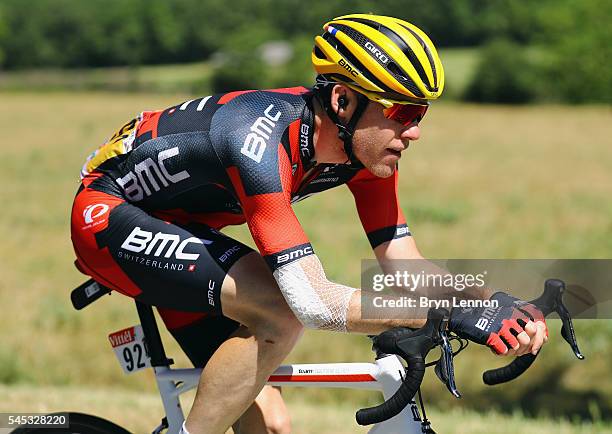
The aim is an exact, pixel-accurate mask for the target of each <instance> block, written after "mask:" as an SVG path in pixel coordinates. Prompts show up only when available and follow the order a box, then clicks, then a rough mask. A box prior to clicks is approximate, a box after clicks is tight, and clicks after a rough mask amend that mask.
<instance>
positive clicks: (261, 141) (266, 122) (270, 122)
mask: <svg viewBox="0 0 612 434" xmlns="http://www.w3.org/2000/svg"><path fill="white" fill-rule="evenodd" d="M273 108H274V104H270V105H269V106H268V108H267V109H266V110H265V111H264V115H263V116H260V117H258V118H257V120H256V121H255V122H253V125H251V128H250V130H251V132H250V133H249V134H247V136H246V139H244V144H243V145H242V149H240V153H241V154H242V155H246V156H247V157H249V158H250V159H251V160H253V161H255V162H256V163H260V162H261V158H262V157H263V154H264V152H265V150H266V146H267V145H268V143H267V141H268V140H270V134H272V130H274V127H275V126H276V122H278V120H279V119H280V117H281V114H282V113H281V112H279V111H277V112H276V114H275V115H272V113H271V111H272V109H273Z"/></svg>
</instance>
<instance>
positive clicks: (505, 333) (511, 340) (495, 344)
mask: <svg viewBox="0 0 612 434" xmlns="http://www.w3.org/2000/svg"><path fill="white" fill-rule="evenodd" d="M512 330H514V331H515V332H516V334H519V333H522V332H524V330H523V327H521V326H520V325H519V323H518V322H517V321H516V320H515V319H504V320H502V327H501V328H500V329H499V331H498V332H497V333H491V334H490V335H489V338H488V339H487V346H488V347H490V348H491V349H492V350H493V352H494V353H496V354H504V353H505V352H506V350H508V345H510V348H516V347H518V345H519V341H518V339H516V336H515V335H514V334H513V333H512ZM504 341H505V342H504ZM506 342H507V343H508V344H507V345H506Z"/></svg>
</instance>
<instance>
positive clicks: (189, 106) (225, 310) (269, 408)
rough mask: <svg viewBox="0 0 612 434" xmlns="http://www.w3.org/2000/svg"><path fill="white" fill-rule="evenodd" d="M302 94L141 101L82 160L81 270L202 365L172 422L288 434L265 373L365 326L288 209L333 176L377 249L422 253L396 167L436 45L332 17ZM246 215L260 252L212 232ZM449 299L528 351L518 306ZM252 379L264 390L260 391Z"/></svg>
mask: <svg viewBox="0 0 612 434" xmlns="http://www.w3.org/2000/svg"><path fill="white" fill-rule="evenodd" d="M312 62H313V65H314V68H315V70H316V71H317V73H318V74H319V75H318V79H317V84H316V85H315V86H314V88H312V89H307V88H302V87H298V88H289V89H275V90H266V91H240V92H230V93H225V94H219V95H213V96H207V97H205V98H197V99H193V100H190V101H186V102H183V103H181V104H178V105H176V106H173V107H170V108H167V109H165V110H159V111H147V112H143V113H141V114H140V115H139V116H137V117H136V118H135V119H133V120H132V121H130V122H128V123H127V124H125V125H124V126H123V127H122V128H121V129H120V130H119V131H118V132H117V133H116V134H115V135H113V137H112V138H111V139H110V140H109V141H108V142H107V143H105V144H104V145H102V146H101V147H100V148H98V150H96V151H95V152H94V153H93V154H92V155H91V156H90V157H89V158H88V159H87V162H86V163H85V165H84V166H83V170H82V184H81V186H80V188H79V191H78V193H77V195H76V198H75V201H74V206H73V211H72V227H71V229H72V239H73V244H74V248H75V252H76V254H77V263H78V266H79V268H80V269H81V270H83V271H84V272H85V273H87V274H89V275H91V276H92V277H93V278H94V279H96V280H97V281H99V282H100V283H102V284H104V285H106V286H108V287H110V288H112V289H114V290H116V291H118V292H121V293H123V294H125V295H128V296H130V297H134V298H137V299H139V300H141V301H143V302H146V303H149V304H152V305H155V306H158V309H159V312H160V314H161V316H162V318H163V320H164V322H165V323H166V325H167V327H168V328H169V330H170V331H171V333H172V334H173V336H174V337H175V338H176V339H177V340H178V342H179V343H180V345H181V346H182V348H183V349H184V350H185V351H186V353H187V355H188V356H189V357H190V359H191V361H192V362H193V363H194V364H195V365H196V366H198V365H199V366H204V370H203V373H202V377H201V380H200V384H199V387H198V391H197V395H196V398H195V401H194V404H193V407H192V410H191V412H190V414H189V416H188V418H187V420H186V423H185V424H184V425H183V431H184V432H192V433H196V432H197V433H223V432H225V431H226V430H227V429H228V428H229V427H230V426H231V425H232V424H234V423H235V422H236V421H237V420H238V419H239V418H240V421H239V424H240V426H238V425H235V429H236V431H239V432H241V433H245V432H283V433H284V432H288V431H289V429H290V427H289V422H288V417H287V412H286V409H285V407H284V404H283V402H282V398H281V396H280V393H279V391H278V390H276V389H274V388H271V387H265V388H264V384H265V382H266V380H267V378H268V376H269V375H270V374H271V373H272V372H273V371H274V369H275V368H276V367H277V366H278V365H279V364H280V363H281V362H282V360H283V359H284V358H285V356H287V354H288V353H289V352H290V351H291V349H292V348H293V346H294V345H295V343H296V342H297V340H298V339H299V337H300V335H301V333H302V330H303V328H304V327H307V328H313V329H324V330H331V331H341V332H367V333H377V332H380V331H383V330H385V329H388V328H389V327H392V326H396V325H398V324H402V325H407V326H411V327H419V326H421V325H422V324H423V321H422V320H418V319H414V320H400V321H398V320H384V319H381V320H364V319H362V318H361V315H360V306H361V298H360V291H359V290H358V289H355V288H351V287H348V286H345V285H342V284H339V283H334V282H331V281H329V280H328V279H327V278H326V276H325V273H324V271H323V267H322V265H321V263H320V262H319V259H318V258H317V256H316V254H315V252H314V250H313V248H312V246H311V245H310V243H309V241H308V237H307V236H306V234H305V233H304V231H303V230H302V228H301V226H300V223H299V222H298V220H297V218H296V216H295V214H294V213H293V211H292V208H291V204H292V203H293V202H295V201H297V200H301V199H304V198H305V197H307V196H310V195H311V194H314V193H318V192H320V191H324V190H328V189H330V188H332V187H336V186H338V185H341V184H346V185H347V186H348V188H349V189H350V191H351V192H352V194H353V196H354V198H355V203H356V207H357V211H358V214H359V218H360V220H361V222H362V225H363V227H364V230H365V232H366V234H367V237H368V240H369V241H370V243H371V245H372V248H373V250H374V253H375V255H376V257H377V258H378V259H379V260H380V261H384V260H388V259H411V258H422V256H421V254H420V252H419V250H418V249H417V247H416V244H415V241H414V238H413V237H412V235H411V233H410V231H409V230H408V227H407V225H406V220H405V218H404V216H403V214H402V212H401V210H400V207H399V203H398V198H397V180H398V171H397V164H398V160H399V159H400V157H401V155H402V152H403V151H404V150H406V149H407V148H408V146H409V143H410V141H415V140H418V139H419V136H420V127H419V122H420V121H421V119H422V118H423V116H424V115H425V112H426V111H427V108H428V102H429V101H431V100H434V99H436V98H438V97H439V96H440V94H441V92H442V89H443V87H444V71H443V68H442V64H441V62H440V59H439V57H438V54H437V52H436V49H435V47H434V45H433V44H432V42H431V41H430V39H429V38H428V37H427V35H426V34H425V33H424V32H422V31H421V30H420V29H418V28H417V27H416V26H414V25H412V24H410V23H408V22H406V21H402V20H399V19H396V18H391V17H385V16H377V15H361V14H355V15H347V16H343V17H339V18H336V19H334V20H332V21H330V22H328V23H326V24H325V25H324V33H323V35H322V36H317V37H316V39H315V47H314V50H313V53H312ZM245 222H246V223H247V224H248V227H249V230H250V232H251V234H252V236H253V239H254V241H255V244H256V245H257V248H258V250H259V252H254V251H253V250H252V249H250V248H249V247H247V246H245V245H244V244H242V243H240V242H238V241H236V240H234V239H232V238H230V237H228V236H226V235H224V234H222V233H221V232H219V230H220V229H222V228H223V227H225V226H227V225H235V224H242V223H245ZM477 296H478V297H480V298H489V297H492V298H494V299H496V300H498V302H499V307H498V308H495V309H491V310H490V311H489V312H488V313H487V318H488V321H489V325H488V327H487V328H486V330H481V329H480V328H478V327H476V323H477V321H478V319H479V318H480V315H481V314H482V313H483V312H482V309H478V308H476V309H471V310H467V309H466V310H461V309H460V310H458V311H457V312H455V311H454V312H453V314H452V317H451V323H450V325H451V328H452V329H453V330H454V331H455V332H457V333H458V334H460V335H463V336H465V337H467V338H469V339H471V340H473V341H475V342H478V343H481V344H483V345H488V346H489V347H491V348H492V349H493V350H494V351H495V352H496V353H498V354H506V355H520V354H525V353H527V352H534V353H535V352H537V351H538V350H539V348H540V347H541V346H542V344H543V343H544V341H545V340H546V326H545V323H544V320H543V317H542V314H541V312H539V311H538V310H537V309H536V308H535V307H534V306H532V305H529V304H526V303H524V302H521V301H520V300H517V299H515V298H513V297H511V296H509V295H507V294H504V293H496V294H492V293H491V292H490V291H488V290H483V291H481V292H480V293H479V294H477ZM262 388H263V390H262Z"/></svg>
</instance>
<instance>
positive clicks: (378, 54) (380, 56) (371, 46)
mask: <svg viewBox="0 0 612 434" xmlns="http://www.w3.org/2000/svg"><path fill="white" fill-rule="evenodd" d="M365 47H366V48H367V49H368V51H370V52H371V53H372V54H374V55H375V56H376V58H377V59H378V60H380V61H381V62H382V63H387V62H388V61H389V58H388V57H387V56H385V55H384V54H383V52H382V51H380V50H379V49H378V48H376V47H375V46H374V44H372V43H371V42H370V41H368V42H366V43H365Z"/></svg>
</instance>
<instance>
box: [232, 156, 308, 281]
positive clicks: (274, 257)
mask: <svg viewBox="0 0 612 434" xmlns="http://www.w3.org/2000/svg"><path fill="white" fill-rule="evenodd" d="M278 146H279V152H278V158H279V161H278V163H279V164H278V166H279V172H278V175H277V176H278V177H279V178H280V183H281V186H282V188H281V190H280V191H266V190H269V189H266V186H270V185H266V184H267V182H269V181H271V179H270V178H268V179H266V180H262V182H261V183H260V185H259V186H258V187H259V188H258V190H260V192H259V191H251V192H248V191H247V190H248V189H247V188H246V186H245V184H244V181H245V179H244V178H243V177H242V176H241V172H240V169H239V168H237V167H233V168H230V169H229V170H228V174H229V176H230V179H231V180H232V184H233V186H234V188H235V190H236V193H237V194H238V198H239V200H240V202H241V204H242V208H243V212H244V214H245V217H246V221H247V224H248V226H249V230H250V232H251V235H252V236H253V240H254V241H255V244H256V245H257V248H258V249H259V252H260V253H261V255H262V256H263V257H264V259H265V260H266V262H267V264H268V266H269V267H270V268H271V269H272V270H273V271H274V270H276V269H277V268H278V267H280V266H282V265H285V264H288V263H290V262H293V261H295V260H297V259H300V258H302V257H304V256H308V255H312V254H314V251H313V249H312V246H311V245H310V242H309V240H308V237H307V236H306V233H305V232H304V230H303V229H302V226H301V224H300V222H299V221H298V219H297V217H296V215H295V213H294V212H293V209H292V207H291V193H290V182H291V164H290V162H289V159H288V158H287V157H286V155H284V153H283V152H282V150H281V148H282V145H280V144H279V145H278ZM269 175H270V176H271V177H272V178H273V177H275V175H274V174H269ZM249 178H252V176H250V177H249Z"/></svg>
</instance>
